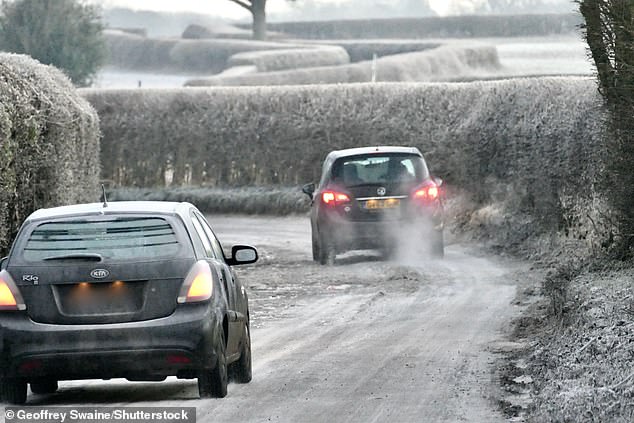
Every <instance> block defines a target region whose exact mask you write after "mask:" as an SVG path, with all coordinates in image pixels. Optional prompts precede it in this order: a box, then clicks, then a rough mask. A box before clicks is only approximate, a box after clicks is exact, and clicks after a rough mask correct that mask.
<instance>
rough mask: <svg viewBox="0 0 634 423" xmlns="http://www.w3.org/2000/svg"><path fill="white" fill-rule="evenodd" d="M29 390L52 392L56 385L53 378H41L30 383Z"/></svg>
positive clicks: (44, 392) (39, 392)
mask: <svg viewBox="0 0 634 423" xmlns="http://www.w3.org/2000/svg"><path fill="white" fill-rule="evenodd" d="M30 386H31V392H33V393H34V394H53V393H55V392H56V391H57V388H58V385H57V381H56V380H55V379H41V380H37V381H33V382H31V383H30Z"/></svg>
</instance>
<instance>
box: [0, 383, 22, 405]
mask: <svg viewBox="0 0 634 423" xmlns="http://www.w3.org/2000/svg"><path fill="white" fill-rule="evenodd" d="M0 395H1V396H2V399H3V400H4V401H6V402H8V403H9V404H14V405H22V404H24V403H25V402H26V381H25V380H23V379H3V380H0Z"/></svg>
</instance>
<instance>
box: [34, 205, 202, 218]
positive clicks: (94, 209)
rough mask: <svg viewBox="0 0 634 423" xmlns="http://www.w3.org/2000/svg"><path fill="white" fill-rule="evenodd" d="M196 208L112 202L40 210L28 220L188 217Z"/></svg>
mask: <svg viewBox="0 0 634 423" xmlns="http://www.w3.org/2000/svg"><path fill="white" fill-rule="evenodd" d="M192 208H195V207H194V206H193V205H192V204H190V203H184V202H183V203H176V202H169V201H112V202H108V205H107V207H104V204H103V203H88V204H75V205H72V206H62V207H53V208H50V209H39V210H36V211H34V212H33V213H31V215H30V216H29V217H28V218H27V221H30V220H46V219H56V218H63V217H72V216H82V215H95V214H106V215H107V214H120V213H141V214H148V215H154V214H171V215H180V216H183V217H184V216H186V215H188V214H189V210H190V209H192Z"/></svg>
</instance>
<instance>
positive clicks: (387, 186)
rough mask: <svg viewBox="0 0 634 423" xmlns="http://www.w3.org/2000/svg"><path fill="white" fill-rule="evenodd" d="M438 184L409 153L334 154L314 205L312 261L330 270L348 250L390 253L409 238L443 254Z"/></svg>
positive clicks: (312, 191)
mask: <svg viewBox="0 0 634 423" xmlns="http://www.w3.org/2000/svg"><path fill="white" fill-rule="evenodd" d="M441 185H442V180H440V179H438V178H432V177H431V176H430V173H429V170H428V168H427V164H426V163H425V160H424V158H423V155H422V154H421V153H420V151H419V150H418V149H416V148H410V147H364V148H353V149H347V150H340V151H333V152H331V153H330V154H328V156H327V157H326V160H325V161H324V164H323V168H322V174H321V180H320V181H319V185H318V186H315V184H307V185H305V186H304V187H303V191H304V193H306V194H307V195H308V196H310V198H311V199H312V209H311V215H310V218H311V227H312V246H313V259H314V260H315V261H319V262H320V263H321V264H332V263H333V262H334V260H335V256H336V254H338V253H341V252H344V251H348V250H359V249H381V250H384V251H387V252H391V251H393V250H394V249H395V248H397V247H398V246H399V244H400V243H402V242H403V241H404V240H406V239H407V241H411V239H412V238H413V237H415V238H419V239H418V240H420V241H422V242H423V243H426V244H427V246H428V247H429V250H430V251H431V252H432V253H433V254H434V255H436V256H442V255H443V254H444V240H443V227H444V206H443V195H442V192H441Z"/></svg>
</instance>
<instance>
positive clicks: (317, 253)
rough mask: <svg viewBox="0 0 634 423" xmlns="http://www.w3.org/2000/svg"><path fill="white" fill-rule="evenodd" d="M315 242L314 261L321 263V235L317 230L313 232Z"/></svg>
mask: <svg viewBox="0 0 634 423" xmlns="http://www.w3.org/2000/svg"><path fill="white" fill-rule="evenodd" d="M312 241H313V261H316V262H319V261H320V259H321V252H320V251H319V250H320V248H319V234H318V233H316V231H315V230H313V231H312Z"/></svg>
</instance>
